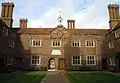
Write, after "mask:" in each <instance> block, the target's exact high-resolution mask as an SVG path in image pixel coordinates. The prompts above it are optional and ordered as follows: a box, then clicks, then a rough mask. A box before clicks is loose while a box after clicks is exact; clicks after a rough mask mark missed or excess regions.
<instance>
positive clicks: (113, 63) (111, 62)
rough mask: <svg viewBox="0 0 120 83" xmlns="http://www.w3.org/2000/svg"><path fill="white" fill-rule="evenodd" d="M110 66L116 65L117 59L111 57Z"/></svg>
mask: <svg viewBox="0 0 120 83" xmlns="http://www.w3.org/2000/svg"><path fill="white" fill-rule="evenodd" d="M109 65H115V58H113V59H112V57H109Z"/></svg>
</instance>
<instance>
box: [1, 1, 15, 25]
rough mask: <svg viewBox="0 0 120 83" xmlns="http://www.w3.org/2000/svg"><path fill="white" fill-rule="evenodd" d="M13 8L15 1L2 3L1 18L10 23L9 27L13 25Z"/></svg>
mask: <svg viewBox="0 0 120 83" xmlns="http://www.w3.org/2000/svg"><path fill="white" fill-rule="evenodd" d="M13 8H14V4H13V2H11V3H9V2H4V3H2V11H1V19H2V20H3V21H4V22H5V23H6V24H7V25H8V27H12V22H13V19H12V17H13Z"/></svg>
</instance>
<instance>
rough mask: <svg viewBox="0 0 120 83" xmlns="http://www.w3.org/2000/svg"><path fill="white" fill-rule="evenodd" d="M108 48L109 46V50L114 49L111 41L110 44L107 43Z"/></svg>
mask: <svg viewBox="0 0 120 83" xmlns="http://www.w3.org/2000/svg"><path fill="white" fill-rule="evenodd" d="M108 46H109V49H111V48H114V42H113V41H112V42H109V43H108Z"/></svg>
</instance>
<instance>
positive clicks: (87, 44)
mask: <svg viewBox="0 0 120 83" xmlns="http://www.w3.org/2000/svg"><path fill="white" fill-rule="evenodd" d="M90 43H91V45H89V44H90ZM92 43H93V46H92ZM95 43H96V41H95V40H85V47H95Z"/></svg>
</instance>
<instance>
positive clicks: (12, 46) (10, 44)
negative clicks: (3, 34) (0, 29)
mask: <svg viewBox="0 0 120 83" xmlns="http://www.w3.org/2000/svg"><path fill="white" fill-rule="evenodd" d="M14 46H15V41H14V40H11V39H10V40H9V47H11V48H14Z"/></svg>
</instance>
